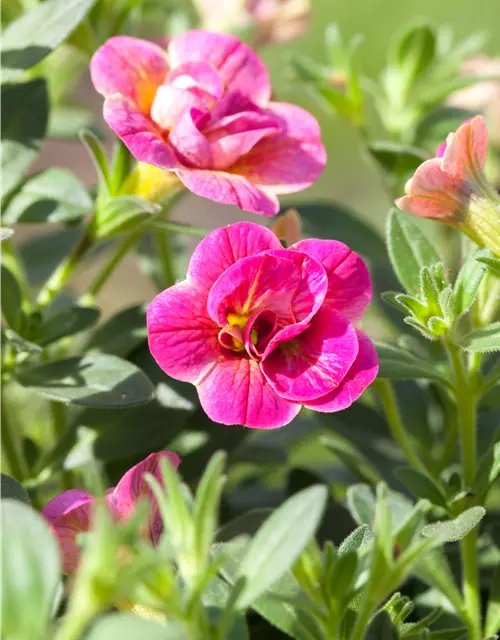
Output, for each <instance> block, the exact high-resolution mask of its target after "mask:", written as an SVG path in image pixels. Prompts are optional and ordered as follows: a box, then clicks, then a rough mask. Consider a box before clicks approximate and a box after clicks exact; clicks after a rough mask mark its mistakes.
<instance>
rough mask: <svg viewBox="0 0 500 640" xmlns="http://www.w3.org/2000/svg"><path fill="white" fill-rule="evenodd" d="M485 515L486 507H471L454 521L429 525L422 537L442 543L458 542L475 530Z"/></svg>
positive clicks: (423, 531)
mask: <svg viewBox="0 0 500 640" xmlns="http://www.w3.org/2000/svg"><path fill="white" fill-rule="evenodd" d="M485 514H486V509H484V507H471V508H470V509H467V511H464V512H463V513H461V514H460V515H459V516H458V517H457V518H455V519H454V520H447V521H444V522H434V523H433V524H428V525H427V526H426V527H424V528H423V529H422V535H424V536H426V537H427V538H438V539H439V540H440V541H442V542H456V541H458V540H462V538H464V537H465V536H466V535H467V534H468V533H470V532H471V531H472V530H473V529H475V528H476V527H477V526H478V524H479V523H480V522H481V520H482V518H483V517H484V515H485Z"/></svg>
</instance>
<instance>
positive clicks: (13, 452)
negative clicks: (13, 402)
mask: <svg viewBox="0 0 500 640" xmlns="http://www.w3.org/2000/svg"><path fill="white" fill-rule="evenodd" d="M4 393H5V389H2V396H3V394H4ZM1 418H2V425H1V432H2V434H1V435H2V451H3V453H4V454H5V458H6V459H7V462H8V464H9V470H10V472H11V474H12V475H13V476H14V478H15V479H16V480H17V481H18V482H23V481H24V480H25V479H26V478H27V477H28V467H27V464H26V461H25V459H24V456H23V454H22V452H21V450H20V447H19V446H18V442H17V439H16V438H15V436H14V434H13V432H12V425H11V423H10V421H9V415H8V412H7V408H6V407H5V403H4V402H3V398H2V403H1Z"/></svg>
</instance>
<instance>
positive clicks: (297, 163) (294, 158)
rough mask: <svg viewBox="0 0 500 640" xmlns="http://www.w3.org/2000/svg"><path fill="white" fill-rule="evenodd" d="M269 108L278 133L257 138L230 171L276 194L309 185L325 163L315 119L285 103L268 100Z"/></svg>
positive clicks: (304, 187)
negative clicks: (277, 122) (279, 130)
mask: <svg viewBox="0 0 500 640" xmlns="http://www.w3.org/2000/svg"><path fill="white" fill-rule="evenodd" d="M269 111H270V113H272V115H274V116H275V117H277V118H278V119H279V121H280V123H281V126H282V133H281V134H279V135H276V136H272V137H270V138H265V139H263V140H261V141H260V142H259V143H258V144H256V145H255V147H253V149H252V150H251V151H250V152H249V153H247V154H246V155H245V156H243V157H242V158H240V160H238V161H237V162H236V163H235V164H234V165H233V166H232V167H231V172H233V173H238V174H240V175H242V176H244V177H246V178H248V180H250V181H251V182H252V183H254V184H255V185H257V186H258V187H261V188H266V189H269V190H271V191H273V192H274V193H277V194H280V193H295V192H296V191H301V190H303V189H306V188H307V187H310V186H311V184H313V182H315V181H316V180H317V179H318V178H319V176H320V175H321V173H322V172H323V169H324V168H325V164H326V151H325V148H324V147H323V144H322V143H321V140H320V131H319V125H318V123H317V121H316V119H315V118H314V117H313V116H312V115H311V114H310V113H308V112H307V111H305V110H304V109H301V108H300V107H296V106H294V105H291V104H286V103H279V102H275V103H272V104H271V108H270V109H269Z"/></svg>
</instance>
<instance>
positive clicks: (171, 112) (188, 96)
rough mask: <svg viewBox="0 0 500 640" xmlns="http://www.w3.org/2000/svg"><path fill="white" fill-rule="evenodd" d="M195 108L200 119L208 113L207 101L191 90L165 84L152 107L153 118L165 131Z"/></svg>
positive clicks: (157, 93) (158, 92)
mask: <svg viewBox="0 0 500 640" xmlns="http://www.w3.org/2000/svg"><path fill="white" fill-rule="evenodd" d="M191 109H193V112H194V113H196V114H199V117H200V119H201V118H202V117H203V116H204V115H205V114H206V113H208V109H207V107H206V105H205V103H204V102H203V101H202V100H201V99H200V98H199V97H197V96H196V95H195V94H194V93H192V92H190V91H183V90H182V89H177V88H176V87H171V86H169V85H166V84H164V85H163V86H161V87H160V88H159V89H158V91H157V92H156V96H155V99H154V102H153V106H152V107H151V119H152V120H153V122H154V123H155V124H157V125H158V127H159V128H160V129H161V130H162V131H165V132H168V131H169V130H170V129H173V128H174V127H175V125H176V124H177V122H178V120H179V119H180V117H181V116H182V114H183V113H185V112H186V111H190V110H191Z"/></svg>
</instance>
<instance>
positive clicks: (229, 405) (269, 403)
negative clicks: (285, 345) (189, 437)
mask: <svg viewBox="0 0 500 640" xmlns="http://www.w3.org/2000/svg"><path fill="white" fill-rule="evenodd" d="M224 389H230V390H231V392H230V393H227V392H224ZM198 394H199V396H200V402H201V406H202V407H203V409H204V411H205V412H206V414H207V415H208V417H209V418H210V419H211V420H213V421H214V422H220V423H222V424H227V425H243V426H245V427H251V428H255V429H276V428H277V427H282V426H283V425H285V424H288V423H289V422H291V421H292V420H293V418H295V416H296V415H297V414H298V413H299V411H300V405H299V404H294V403H292V402H288V401H287V400H284V399H283V398H280V397H279V396H278V395H277V394H276V393H275V392H274V391H273V389H272V387H271V385H270V384H269V383H268V382H267V380H266V379H265V378H264V376H263V374H262V372H261V370H260V368H259V365H258V363H257V362H255V361H254V360H249V359H248V358H247V357H246V356H245V355H243V356H237V355H235V356H233V357H231V358H225V359H224V360H221V361H219V362H218V363H217V365H216V366H215V367H214V368H213V369H212V370H211V371H210V373H209V374H208V375H207V376H206V377H205V378H204V379H203V381H202V383H201V384H200V385H199V386H198Z"/></svg>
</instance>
